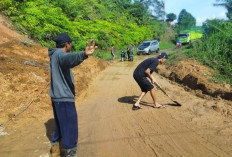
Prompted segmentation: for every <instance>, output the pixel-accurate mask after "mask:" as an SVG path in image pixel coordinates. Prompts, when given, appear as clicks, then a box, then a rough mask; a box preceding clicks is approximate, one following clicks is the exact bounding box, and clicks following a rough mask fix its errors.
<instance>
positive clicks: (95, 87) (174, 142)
mask: <svg viewBox="0 0 232 157" xmlns="http://www.w3.org/2000/svg"><path fill="white" fill-rule="evenodd" d="M144 58H145V57H141V58H139V59H137V60H136V61H134V62H133V63H130V62H124V63H121V62H120V63H116V64H114V65H113V66H111V67H108V68H107V69H106V70H105V71H104V72H102V73H101V74H100V75H99V76H98V77H97V78H96V79H95V80H94V82H93V83H92V85H91V87H90V88H89V90H88V92H87V93H86V95H84V97H83V99H81V101H80V102H78V104H80V105H78V107H77V110H78V113H79V132H80V138H79V148H78V155H79V156H80V157H110V156H112V157H151V156H152V157H153V156H162V157H163V156H199V157H202V156H204V157H206V156H209V157H213V156H224V157H226V156H228V157H229V156H232V121H231V119H229V118H226V117H224V116H223V115H220V114H219V113H218V112H215V110H214V109H212V108H211V107H210V106H213V105H215V104H217V103H218V104H221V105H223V104H225V102H222V100H204V99H201V98H199V97H196V96H195V95H193V94H191V93H189V92H186V91H184V89H183V88H182V87H180V86H178V85H175V84H171V83H170V82H169V81H168V80H166V79H164V78H163V77H161V76H159V75H158V74H154V76H155V77H156V78H157V81H158V82H160V84H161V86H162V87H163V88H164V89H166V91H167V92H168V93H169V94H170V96H171V97H172V98H174V99H176V100H178V101H179V102H180V103H181V104H183V106H182V107H177V106H175V104H173V103H172V101H170V99H169V98H168V97H166V96H165V95H164V94H163V93H161V92H160V91H158V90H157V91H156V94H157V98H158V102H159V103H161V104H163V105H166V108H163V109H154V108H152V107H151V105H152V99H151V97H150V95H149V94H147V95H146V96H145V98H144V99H143V101H142V103H141V105H143V109H141V110H137V111H133V110H131V108H132V105H133V103H135V101H136V99H137V98H138V95H139V94H140V89H139V87H138V85H137V84H136V82H135V81H134V80H133V77H132V74H133V70H134V69H135V67H136V65H138V64H139V63H140V62H141V60H143V59H144Z"/></svg>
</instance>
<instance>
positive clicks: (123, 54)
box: [110, 44, 134, 62]
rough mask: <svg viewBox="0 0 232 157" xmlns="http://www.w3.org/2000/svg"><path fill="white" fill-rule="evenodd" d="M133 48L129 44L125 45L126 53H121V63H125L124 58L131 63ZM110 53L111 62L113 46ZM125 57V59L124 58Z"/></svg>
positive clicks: (113, 55)
mask: <svg viewBox="0 0 232 157" xmlns="http://www.w3.org/2000/svg"><path fill="white" fill-rule="evenodd" d="M133 49H134V48H133V46H132V45H131V44H128V45H127V49H126V52H125V51H124V50H122V51H121V61H122V62H123V61H125V60H126V58H128V61H133ZM110 53H111V56H112V60H114V59H115V49H114V45H112V46H111V47H110ZM126 56H127V57H126Z"/></svg>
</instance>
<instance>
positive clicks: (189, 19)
mask: <svg viewBox="0 0 232 157" xmlns="http://www.w3.org/2000/svg"><path fill="white" fill-rule="evenodd" d="M178 25H179V27H180V28H181V29H185V28H189V27H193V26H196V19H195V18H194V17H193V16H192V14H190V13H188V12H187V11H186V10H185V9H183V10H181V12H180V14H179V17H178Z"/></svg>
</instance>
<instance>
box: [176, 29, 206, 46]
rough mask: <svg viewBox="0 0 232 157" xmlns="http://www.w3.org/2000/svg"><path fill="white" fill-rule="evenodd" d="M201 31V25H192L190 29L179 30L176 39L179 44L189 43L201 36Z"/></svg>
mask: <svg viewBox="0 0 232 157" xmlns="http://www.w3.org/2000/svg"><path fill="white" fill-rule="evenodd" d="M202 36H203V33H202V29H201V27H192V28H190V29H185V30H180V31H179V34H178V36H177V39H176V41H177V42H178V41H179V42H181V44H189V43H191V42H192V41H193V40H196V39H200V38H202Z"/></svg>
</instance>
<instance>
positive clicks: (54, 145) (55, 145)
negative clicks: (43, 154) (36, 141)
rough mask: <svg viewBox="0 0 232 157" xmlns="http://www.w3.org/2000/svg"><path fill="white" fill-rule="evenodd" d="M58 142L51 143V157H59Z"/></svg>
mask: <svg viewBox="0 0 232 157" xmlns="http://www.w3.org/2000/svg"><path fill="white" fill-rule="evenodd" d="M60 145H61V144H60V142H55V143H52V147H51V157H60Z"/></svg>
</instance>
